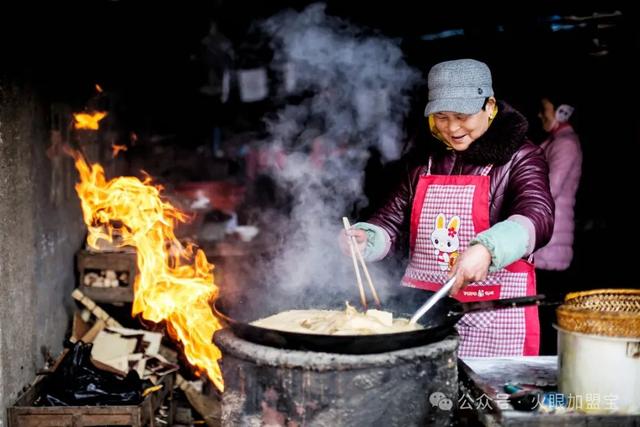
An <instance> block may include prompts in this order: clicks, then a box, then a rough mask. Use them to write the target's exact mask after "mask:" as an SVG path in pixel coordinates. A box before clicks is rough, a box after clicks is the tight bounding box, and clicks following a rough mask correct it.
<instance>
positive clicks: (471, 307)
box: [461, 295, 545, 313]
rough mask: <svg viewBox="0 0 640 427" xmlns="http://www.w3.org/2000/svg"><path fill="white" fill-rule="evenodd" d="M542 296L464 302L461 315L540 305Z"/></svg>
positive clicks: (543, 297)
mask: <svg viewBox="0 0 640 427" xmlns="http://www.w3.org/2000/svg"><path fill="white" fill-rule="evenodd" d="M544 299H545V296H544V295H532V296H528V297H519V298H505V299H494V300H491V301H478V302H466V303H463V304H461V306H462V312H463V313H471V312H474V311H485V310H498V309H501V308H512V307H522V306H526V305H541V302H542V300H544Z"/></svg>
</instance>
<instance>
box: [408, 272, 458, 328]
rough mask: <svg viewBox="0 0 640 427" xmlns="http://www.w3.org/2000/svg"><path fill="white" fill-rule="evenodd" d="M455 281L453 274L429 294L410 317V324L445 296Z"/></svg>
mask: <svg viewBox="0 0 640 427" xmlns="http://www.w3.org/2000/svg"><path fill="white" fill-rule="evenodd" d="M455 282H456V276H453V277H452V278H451V279H449V280H447V283H445V284H444V286H443V287H441V288H440V289H439V290H438V291H437V292H436V293H435V294H433V295H431V297H429V299H428V300H427V301H426V302H425V303H424V304H422V306H420V308H419V309H418V310H416V313H415V314H414V315H413V316H412V317H411V320H410V321H409V323H410V324H414V323H416V322H418V320H420V318H421V317H422V316H424V315H425V314H426V313H427V311H429V310H430V309H431V307H433V306H434V305H436V303H437V302H438V301H440V300H441V299H442V298H443V297H445V296H447V295H448V294H449V292H450V291H451V288H453V284H454V283H455Z"/></svg>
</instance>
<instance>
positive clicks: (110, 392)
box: [35, 341, 146, 406]
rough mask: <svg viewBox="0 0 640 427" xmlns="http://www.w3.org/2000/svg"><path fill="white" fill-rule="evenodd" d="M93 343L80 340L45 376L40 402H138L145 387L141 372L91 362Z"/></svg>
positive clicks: (105, 403) (107, 403)
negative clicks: (105, 367)
mask: <svg viewBox="0 0 640 427" xmlns="http://www.w3.org/2000/svg"><path fill="white" fill-rule="evenodd" d="M92 346H93V345H92V344H90V343H87V344H85V343H83V342H81V341H79V342H77V343H76V344H75V345H74V346H73V348H71V349H70V350H69V351H68V352H67V354H66V355H65V356H64V358H63V360H62V361H61V362H60V364H59V365H58V368H57V369H56V371H55V372H54V373H52V374H51V375H50V376H49V377H47V378H46V379H45V380H44V384H43V388H42V393H41V395H40V396H39V397H38V399H37V400H36V402H35V404H36V406H81V405H91V406H95V405H138V404H139V403H140V402H142V399H143V397H142V391H143V389H144V387H145V385H144V383H146V381H145V382H143V381H142V380H141V379H140V377H139V376H138V373H137V372H136V371H134V370H131V371H129V373H128V374H127V375H126V376H125V377H122V376H119V375H116V374H114V373H112V372H108V371H103V370H101V369H98V368H97V367H96V366H94V365H93V363H91V348H92Z"/></svg>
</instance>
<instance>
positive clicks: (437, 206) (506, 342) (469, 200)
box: [402, 158, 540, 357]
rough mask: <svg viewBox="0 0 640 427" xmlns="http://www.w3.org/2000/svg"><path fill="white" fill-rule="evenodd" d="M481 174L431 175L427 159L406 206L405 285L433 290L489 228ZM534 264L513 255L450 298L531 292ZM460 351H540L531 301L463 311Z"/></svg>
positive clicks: (487, 353) (465, 354)
mask: <svg viewBox="0 0 640 427" xmlns="http://www.w3.org/2000/svg"><path fill="white" fill-rule="evenodd" d="M491 168H492V165H488V166H485V167H484V168H483V169H482V171H481V172H480V175H431V158H429V164H428V167H427V171H426V174H425V175H422V176H421V177H420V180H419V181H418V185H417V188H416V194H415V197H414V200H413V207H412V211H411V232H410V242H411V243H410V244H411V256H410V261H409V265H408V266H407V270H406V271H405V275H404V277H403V279H402V284H403V285H405V286H410V287H415V288H420V289H425V290H431V291H436V290H438V289H440V288H441V287H442V285H443V284H444V283H445V282H446V280H447V278H448V273H449V270H450V269H451V266H452V265H453V263H454V262H455V259H456V258H457V256H458V254H459V253H462V252H464V251H465V250H466V249H467V247H468V246H469V242H470V241H471V240H472V239H473V238H474V237H475V236H476V235H477V234H478V233H480V232H481V231H484V230H486V229H488V228H489V226H490V224H489V172H490V171H491ZM534 271H535V270H534V267H533V264H531V263H529V262H527V261H525V260H518V261H516V262H514V263H513V264H511V265H509V266H507V267H505V268H503V269H501V270H499V271H497V272H494V273H491V274H489V276H488V277H487V279H486V280H483V281H482V282H476V283H472V284H469V285H468V286H466V287H465V288H464V289H463V290H462V291H460V292H459V293H458V294H456V295H455V296H454V297H455V298H456V299H458V300H460V301H462V302H468V301H487V300H494V299H499V298H513V297H522V296H527V295H535V292H536V287H535V273H534ZM456 327H457V329H458V332H459V333H460V337H461V342H460V349H459V352H458V353H459V356H461V357H483V356H489V357H490V356H522V355H525V356H531V355H537V354H538V350H539V337H540V325H539V323H538V310H537V307H536V306H530V307H517V308H508V309H501V310H494V311H484V312H478V313H470V314H467V315H465V316H464V317H463V318H462V319H460V321H459V322H458V324H457V325H456Z"/></svg>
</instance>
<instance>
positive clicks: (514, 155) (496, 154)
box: [367, 102, 554, 250]
mask: <svg viewBox="0 0 640 427" xmlns="http://www.w3.org/2000/svg"><path fill="white" fill-rule="evenodd" d="M526 132H527V120H526V119H525V118H524V116H522V115H521V114H520V113H519V112H517V111H516V110H514V109H513V108H512V107H510V106H509V105H508V104H505V103H502V102H500V103H499V104H498V115H497V116H496V118H495V120H494V122H493V123H492V124H491V126H490V127H489V129H488V130H487V132H485V134H484V135H482V137H480V138H478V139H477V140H476V141H474V142H473V144H471V146H470V147H469V148H468V149H467V150H466V151H464V152H456V151H445V150H442V151H439V152H436V153H433V154H432V159H433V161H432V162H433V163H432V167H431V173H432V174H434V175H479V174H480V171H481V170H482V167H483V166H484V165H486V164H489V163H493V165H494V166H493V168H492V169H491V172H490V173H489V177H490V183H491V184H490V195H489V203H490V206H489V215H490V218H489V220H490V223H491V225H493V224H495V223H497V222H500V221H503V220H505V219H507V218H509V217H510V216H511V215H523V216H525V217H527V218H529V219H530V220H531V222H532V223H533V226H534V227H535V233H536V241H535V248H534V250H535V249H538V248H540V247H542V246H544V245H545V244H546V243H547V242H548V241H549V239H550V238H551V234H552V233H553V211H554V205H553V198H552V197H551V191H550V189H549V170H548V166H547V162H546V160H545V157H544V153H543V151H542V150H541V149H540V147H538V146H536V145H534V144H533V143H531V142H530V141H528V140H527V138H526ZM442 145H443V146H444V144H442ZM427 160H428V159H425V161H424V165H421V166H418V167H414V168H413V169H411V170H410V171H409V172H408V173H407V176H406V177H405V179H403V180H402V183H401V184H400V185H399V187H398V188H397V189H396V190H395V191H394V192H393V193H392V194H391V197H390V198H389V199H388V201H387V203H386V204H385V205H384V206H383V207H382V208H381V209H379V210H378V211H377V212H376V213H375V214H374V215H373V216H372V217H371V218H370V219H369V220H367V222H370V223H372V224H376V225H379V226H380V227H382V228H384V229H385V230H386V231H387V233H389V236H390V237H391V243H392V245H393V244H395V243H396V241H397V239H398V236H399V235H400V233H408V231H409V223H410V217H411V206H412V204H413V197H414V192H415V188H416V185H417V183H418V179H419V177H420V175H422V174H425V173H426V169H427V168H426V163H427Z"/></svg>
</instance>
